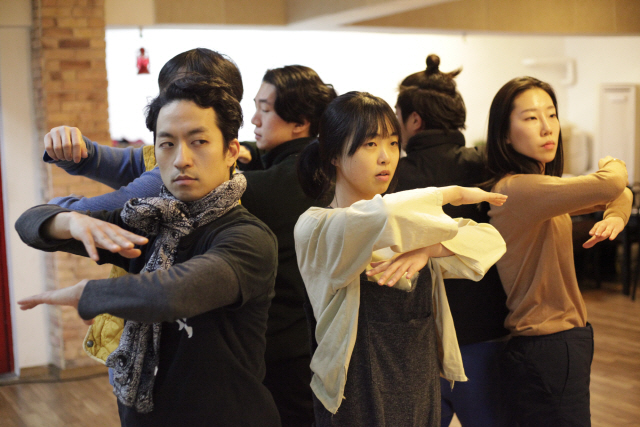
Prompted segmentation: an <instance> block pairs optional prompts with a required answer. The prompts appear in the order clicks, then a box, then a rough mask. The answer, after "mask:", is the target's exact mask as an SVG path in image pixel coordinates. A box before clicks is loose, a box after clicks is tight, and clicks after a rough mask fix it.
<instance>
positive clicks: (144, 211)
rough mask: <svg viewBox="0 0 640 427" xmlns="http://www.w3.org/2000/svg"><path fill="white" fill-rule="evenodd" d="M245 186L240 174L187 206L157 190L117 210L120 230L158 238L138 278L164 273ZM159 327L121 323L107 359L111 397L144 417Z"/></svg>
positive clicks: (232, 204)
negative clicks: (186, 242)
mask: <svg viewBox="0 0 640 427" xmlns="http://www.w3.org/2000/svg"><path fill="white" fill-rule="evenodd" d="M246 186H247V181H246V179H245V177H244V175H242V174H235V175H234V176H233V178H232V179H230V180H229V181H227V182H225V183H223V184H221V185H219V186H218V187H217V188H216V189H215V190H213V191H212V192H211V193H209V194H207V195H206V196H205V197H203V198H202V199H199V200H195V201H193V202H182V201H180V200H178V199H176V198H175V197H174V196H173V194H171V193H170V192H169V191H168V190H167V189H166V187H165V186H164V185H163V186H162V189H161V191H160V196H159V197H147V198H144V199H131V200H129V201H128V202H127V204H126V205H125V206H124V209H123V210H122V213H121V217H122V220H123V221H124V222H125V224H127V225H129V226H131V227H134V228H136V229H138V230H140V231H142V232H144V233H146V234H147V235H149V236H158V237H157V238H156V239H155V241H154V243H153V249H152V253H151V256H150V258H149V260H148V261H147V263H146V265H145V266H144V268H143V269H142V271H141V272H140V274H142V273H145V272H153V271H156V270H167V269H168V268H169V267H171V266H172V265H173V263H174V260H175V256H176V252H177V248H178V242H179V241H180V239H181V238H182V237H184V236H186V235H188V234H190V233H191V232H192V231H193V230H195V229H196V228H198V227H201V226H203V225H205V224H208V223H210V222H211V221H213V220H215V219H216V218H219V217H221V216H222V215H224V214H225V213H227V212H228V211H229V210H230V209H232V208H233V207H235V206H236V205H237V204H238V201H239V200H240V196H242V193H244V190H245V188H246ZM161 329H162V324H161V323H153V324H150V323H141V322H134V321H127V322H126V323H125V326H124V330H123V332H122V337H121V338H120V345H119V346H118V348H117V349H116V350H115V351H114V352H113V353H111V354H110V355H109V357H108V358H107V361H106V365H107V366H108V367H110V368H113V374H114V377H113V392H114V394H115V395H116V396H117V397H118V400H120V402H121V403H122V404H124V405H125V406H129V407H134V408H135V409H136V411H138V412H142V413H148V412H151V411H152V410H153V385H154V382H155V377H156V373H157V371H158V359H159V355H160V331H161Z"/></svg>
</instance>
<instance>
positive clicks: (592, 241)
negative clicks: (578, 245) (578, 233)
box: [582, 236, 606, 249]
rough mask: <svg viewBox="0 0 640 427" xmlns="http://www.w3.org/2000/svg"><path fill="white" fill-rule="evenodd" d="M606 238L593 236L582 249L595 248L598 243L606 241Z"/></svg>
mask: <svg viewBox="0 0 640 427" xmlns="http://www.w3.org/2000/svg"><path fill="white" fill-rule="evenodd" d="M605 239H606V237H602V236H593V237H592V238H590V239H589V240H587V241H586V242H584V243H583V244H582V247H583V248H585V249H589V248H592V247H594V246H595V244H596V243H598V242H602V241H603V240H605Z"/></svg>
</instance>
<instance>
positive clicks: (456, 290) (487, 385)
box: [396, 54, 509, 427]
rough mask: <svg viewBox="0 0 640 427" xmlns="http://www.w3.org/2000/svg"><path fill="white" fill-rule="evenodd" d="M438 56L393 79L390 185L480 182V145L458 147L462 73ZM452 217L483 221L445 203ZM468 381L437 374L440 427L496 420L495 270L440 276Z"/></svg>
mask: <svg viewBox="0 0 640 427" xmlns="http://www.w3.org/2000/svg"><path fill="white" fill-rule="evenodd" d="M439 65H440V57H438V55H435V54H431V55H429V56H428V57H427V68H426V69H425V70H423V71H419V72H417V73H414V74H411V75H409V76H407V77H406V78H405V79H404V80H403V81H402V83H401V84H400V88H399V93H398V100H397V103H396V115H397V117H398V120H399V121H400V128H401V131H402V143H403V148H404V150H405V152H406V154H407V155H406V157H403V158H402V159H400V162H399V164H398V172H397V178H398V186H397V190H409V189H414V188H423V187H430V186H436V187H442V186H447V185H461V186H477V185H479V184H480V183H482V182H483V181H484V180H485V179H486V176H485V173H484V161H483V152H482V150H480V149H478V148H475V147H466V146H465V138H464V135H463V134H462V132H461V131H462V130H463V129H464V128H465V118H466V109H465V105H464V101H463V99H462V96H461V95H460V93H459V92H458V90H457V88H456V81H455V78H456V77H457V76H458V75H459V74H460V72H461V71H462V70H461V69H457V70H455V71H452V72H449V73H444V72H442V71H440V69H439ZM443 210H444V212H445V213H446V214H447V215H449V216H451V217H452V218H457V217H464V218H471V219H473V220H474V221H476V222H478V223H488V222H489V217H488V216H487V214H486V211H481V210H480V209H478V208H477V207H476V206H472V205H461V206H452V205H446V206H444V207H443ZM445 288H446V292H447V298H448V300H449V305H450V307H451V314H452V315H453V322H454V324H455V327H456V334H457V336H458V343H459V345H460V351H461V353H462V360H463V362H464V367H465V372H466V373H467V376H468V377H469V381H468V382H465V383H462V384H458V385H456V386H455V387H453V388H452V387H451V385H450V384H449V382H448V381H446V380H445V379H441V381H440V382H441V393H442V427H447V426H448V425H449V424H450V423H451V420H452V418H453V415H454V414H456V415H457V417H458V419H459V421H460V423H461V424H462V425H463V426H464V427H473V426H479V427H480V426H497V425H498V422H499V421H498V420H499V418H500V416H499V413H500V407H501V399H500V390H499V383H500V382H499V358H500V354H501V351H502V347H503V346H504V341H505V339H506V337H507V336H508V333H509V332H508V331H507V329H505V327H504V319H505V317H506V315H507V307H506V304H505V302H506V295H505V292H504V290H503V289H502V284H501V283H500V278H499V276H498V271H497V269H496V267H495V266H494V267H492V268H491V269H490V270H489V271H488V272H487V274H485V276H484V277H483V278H482V279H481V280H480V281H479V282H477V283H476V282H473V281H471V280H465V279H447V280H445Z"/></svg>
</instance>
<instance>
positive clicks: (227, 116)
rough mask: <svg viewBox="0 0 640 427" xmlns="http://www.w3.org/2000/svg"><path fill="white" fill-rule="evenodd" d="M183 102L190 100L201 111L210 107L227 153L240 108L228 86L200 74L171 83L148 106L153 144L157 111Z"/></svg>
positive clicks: (148, 119)
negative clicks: (177, 102)
mask: <svg viewBox="0 0 640 427" xmlns="http://www.w3.org/2000/svg"><path fill="white" fill-rule="evenodd" d="M182 100H184V101H192V102H194V103H195V104H196V105H198V106H199V107H201V108H213V110H214V111H215V112H216V122H217V123H216V125H217V126H218V128H219V129H220V131H221V132H222V137H223V139H224V150H225V152H226V150H227V149H228V148H229V143H230V142H231V141H232V140H233V139H236V138H237V137H238V129H240V127H241V126H242V109H241V108H240V103H239V102H238V99H237V98H236V97H235V96H234V94H233V87H232V86H231V85H229V84H228V83H226V82H224V81H222V80H221V79H219V78H213V79H212V78H206V77H204V76H201V75H187V76H185V77H182V78H180V79H177V80H174V81H173V82H172V83H170V84H169V86H167V88H166V89H165V90H164V91H162V92H160V94H159V95H158V96H157V97H156V98H155V99H153V100H152V101H151V102H150V103H149V105H148V106H147V128H148V129H149V130H150V131H151V132H153V141H154V144H155V140H156V126H157V122H158V115H159V114H160V110H161V109H162V107H164V106H165V105H167V104H170V103H171V102H174V101H182Z"/></svg>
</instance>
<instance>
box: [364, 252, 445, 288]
mask: <svg viewBox="0 0 640 427" xmlns="http://www.w3.org/2000/svg"><path fill="white" fill-rule="evenodd" d="M451 255H453V252H451V251H450V250H449V249H447V248H445V247H444V246H442V244H440V243H436V244H435V245H431V246H427V247H424V248H420V249H415V250H413V251H409V252H405V253H403V254H400V255H398V256H396V257H393V258H391V259H388V260H386V261H378V262H372V263H371V266H372V267H373V268H372V269H371V270H369V271H367V272H366V274H367V276H375V275H376V274H380V273H382V272H384V274H383V275H382V276H381V277H380V280H378V284H379V285H387V286H393V285H394V284H396V282H397V281H398V280H400V278H401V277H402V276H403V275H404V274H405V273H406V275H407V279H411V277H412V276H413V275H414V274H415V273H416V272H418V271H420V270H422V269H423V268H424V266H425V265H427V262H428V261H429V258H432V257H433V258H439V257H445V256H451Z"/></svg>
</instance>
